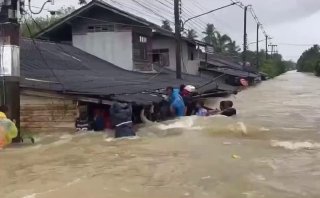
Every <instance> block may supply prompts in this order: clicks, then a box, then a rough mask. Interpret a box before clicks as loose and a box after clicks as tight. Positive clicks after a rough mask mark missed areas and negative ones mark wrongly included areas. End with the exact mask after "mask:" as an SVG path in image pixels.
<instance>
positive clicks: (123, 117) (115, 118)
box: [110, 102, 136, 138]
mask: <svg viewBox="0 0 320 198" xmlns="http://www.w3.org/2000/svg"><path fill="white" fill-rule="evenodd" d="M110 117H111V120H112V123H113V125H114V127H115V130H116V131H115V138H122V137H131V136H135V135H136V134H135V132H134V131H133V128H132V124H133V123H132V107H131V105H130V104H125V103H122V104H121V103H117V102H116V103H114V104H113V105H112V106H111V108H110Z"/></svg>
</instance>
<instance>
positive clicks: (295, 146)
mask: <svg viewBox="0 0 320 198" xmlns="http://www.w3.org/2000/svg"><path fill="white" fill-rule="evenodd" d="M271 146H273V147H280V148H284V149H288V150H301V149H309V150H311V149H320V143H313V142H308V141H305V142H293V141H277V140H272V141H271Z"/></svg>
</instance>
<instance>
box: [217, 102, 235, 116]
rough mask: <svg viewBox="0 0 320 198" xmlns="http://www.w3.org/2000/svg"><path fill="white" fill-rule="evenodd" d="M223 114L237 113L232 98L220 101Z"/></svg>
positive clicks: (233, 114)
mask: <svg viewBox="0 0 320 198" xmlns="http://www.w3.org/2000/svg"><path fill="white" fill-rule="evenodd" d="M220 109H221V112H220V114H221V115H224V116H227V117H231V116H235V115H237V110H236V109H235V108H233V102H232V101H230V100H227V101H221V102H220Z"/></svg>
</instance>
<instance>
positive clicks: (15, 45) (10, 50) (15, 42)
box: [0, 0, 24, 142]
mask: <svg viewBox="0 0 320 198" xmlns="http://www.w3.org/2000/svg"><path fill="white" fill-rule="evenodd" d="M20 3H22V4H23V3H24V1H22V0H0V81H1V86H0V91H1V92H0V95H1V98H0V102H1V105H6V106H7V107H8V110H9V111H8V113H7V116H8V118H10V119H11V120H13V121H15V122H16V125H17V127H18V130H19V134H18V137H17V138H16V139H15V140H14V141H15V142H20V141H21V136H20V47H19V37H20V25H19V22H18V16H19V13H20Z"/></svg>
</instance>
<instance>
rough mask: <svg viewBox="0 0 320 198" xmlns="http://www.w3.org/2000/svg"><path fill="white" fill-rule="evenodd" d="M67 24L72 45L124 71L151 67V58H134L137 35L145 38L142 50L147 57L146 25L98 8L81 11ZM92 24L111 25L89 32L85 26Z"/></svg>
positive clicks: (148, 44) (147, 29) (148, 43)
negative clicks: (70, 32) (69, 28)
mask: <svg viewBox="0 0 320 198" xmlns="http://www.w3.org/2000/svg"><path fill="white" fill-rule="evenodd" d="M71 26H72V43H73V46H75V47H77V48H79V49H81V50H83V51H85V52H88V53H90V54H92V55H94V56H97V57H99V58H101V59H103V60H105V61H108V62H110V63H113V64H114V65H116V66H119V67H121V68H123V69H126V70H130V71H132V70H136V71H139V70H151V68H152V67H151V66H152V65H151V63H152V59H151V58H148V59H146V60H136V59H134V41H135V39H134V36H135V37H136V36H138V37H139V35H141V36H145V37H147V38H148V39H147V40H148V42H147V43H146V44H147V45H146V46H147V47H146V48H147V49H146V52H147V54H150V56H151V53H150V52H151V38H150V37H151V34H152V30H151V29H150V28H145V27H142V26H143V25H142V24H140V23H138V22H134V21H132V20H131V19H129V18H127V17H123V16H121V15H119V14H116V13H114V12H111V11H108V10H106V9H103V8H99V7H94V8H92V9H90V10H89V11H87V12H85V13H82V14H81V16H79V17H77V18H75V19H74V20H72V21H71ZM96 26H101V27H102V26H113V30H110V31H109V30H108V31H105V30H102V31H99V32H97V31H89V27H96ZM148 46H150V50H148V49H149V48H148ZM135 47H136V46H135Z"/></svg>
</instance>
